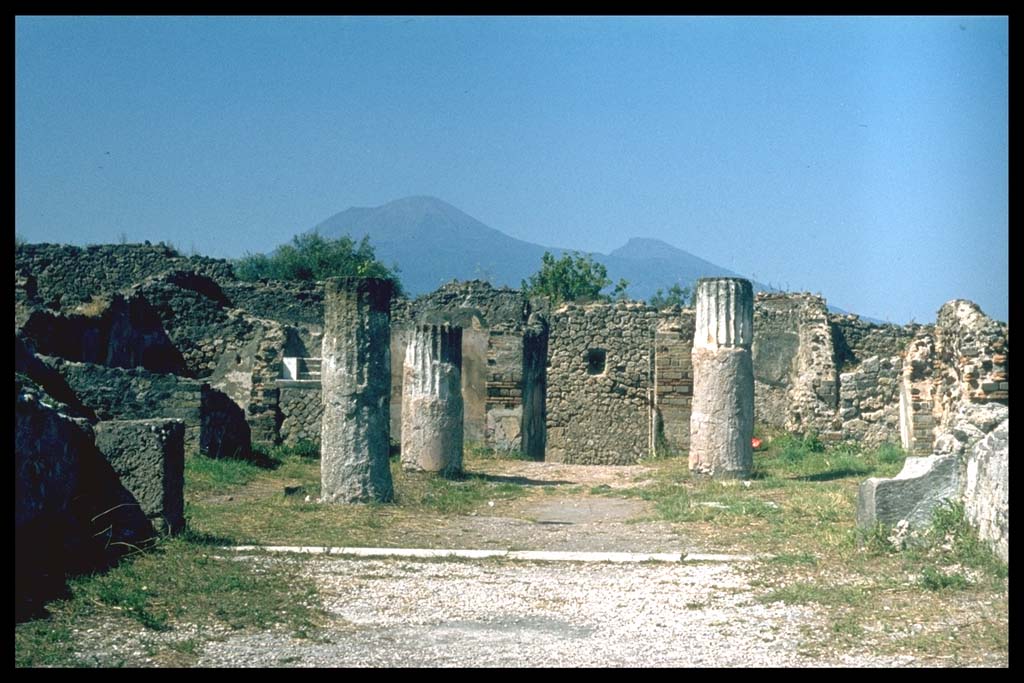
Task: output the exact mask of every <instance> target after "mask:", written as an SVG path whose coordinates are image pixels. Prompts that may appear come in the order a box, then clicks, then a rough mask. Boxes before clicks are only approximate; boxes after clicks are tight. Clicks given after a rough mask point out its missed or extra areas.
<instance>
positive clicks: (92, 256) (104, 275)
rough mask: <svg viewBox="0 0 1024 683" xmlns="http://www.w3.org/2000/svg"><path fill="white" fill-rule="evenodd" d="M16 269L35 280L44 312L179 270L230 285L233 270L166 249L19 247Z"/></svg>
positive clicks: (147, 246)
mask: <svg viewBox="0 0 1024 683" xmlns="http://www.w3.org/2000/svg"><path fill="white" fill-rule="evenodd" d="M14 269H15V272H17V273H20V274H23V275H25V274H30V275H32V276H33V277H34V278H35V281H36V288H37V290H38V297H39V299H40V301H41V303H42V304H43V305H45V306H48V307H50V308H54V309H66V308H70V307H73V306H76V305H78V304H81V303H84V302H87V301H90V300H92V298H93V297H94V296H96V295H100V294H105V293H111V292H117V291H120V290H123V289H126V288H128V287H131V286H132V285H135V284H137V283H139V282H141V281H143V280H145V279H146V278H148V277H152V276H155V275H160V274H162V273H167V272H170V271H175V270H184V271H192V272H196V273H201V274H205V275H208V276H210V277H213V278H215V279H223V280H230V279H233V278H234V273H233V270H232V268H231V264H229V263H228V262H227V261H223V260H220V259H212V258H207V257H204V256H190V257H183V256H179V255H178V254H177V252H176V251H174V250H173V249H172V248H170V247H168V246H166V245H163V244H155V245H150V244H148V243H147V244H103V245H95V246H89V247H84V248H83V247H73V246H70V245H64V244H22V245H17V246H16V247H15V252H14Z"/></svg>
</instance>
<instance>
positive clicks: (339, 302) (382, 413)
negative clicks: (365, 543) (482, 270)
mask: <svg viewBox="0 0 1024 683" xmlns="http://www.w3.org/2000/svg"><path fill="white" fill-rule="evenodd" d="M392 289H393V283H392V282H391V281H390V280H384V279H379V278H358V277H338V278H329V279H328V280H327V281H325V282H324V336H323V347H322V352H321V358H322V369H321V385H322V387H323V406H324V412H323V419H322V421H321V429H320V479H321V500H322V501H323V502H325V503H365V502H372V501H389V500H391V498H392V496H393V492H394V491H393V488H392V484H391V470H390V468H389V465H388V453H389V448H390V443H389V434H390V405H391V396H390V394H391V348H390V345H391V293H392Z"/></svg>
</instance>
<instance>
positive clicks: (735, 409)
mask: <svg viewBox="0 0 1024 683" xmlns="http://www.w3.org/2000/svg"><path fill="white" fill-rule="evenodd" d="M696 317H697V319H696V325H695V330H694V335H693V355H692V362H693V403H692V409H691V412H690V472H692V473H693V474H694V475H698V476H707V477H713V478H715V479H732V478H740V479H744V478H747V477H749V476H750V470H751V468H752V467H753V464H754V454H753V449H752V447H751V444H750V440H751V438H752V437H753V434H754V367H753V361H752V358H751V353H750V346H751V342H752V341H753V336H754V335H753V329H754V296H753V287H751V285H750V281H749V280H742V279H738V278H703V279H701V280H698V281H697V316H696Z"/></svg>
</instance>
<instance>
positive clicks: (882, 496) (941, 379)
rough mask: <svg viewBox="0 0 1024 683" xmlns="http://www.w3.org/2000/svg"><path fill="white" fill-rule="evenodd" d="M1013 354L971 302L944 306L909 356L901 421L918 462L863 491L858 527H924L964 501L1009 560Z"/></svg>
mask: <svg viewBox="0 0 1024 683" xmlns="http://www.w3.org/2000/svg"><path fill="white" fill-rule="evenodd" d="M1008 352H1009V329H1008V327H1007V326H1006V325H1005V324H1004V323H1000V322H998V321H995V320H992V319H991V318H988V317H987V316H986V315H985V314H984V313H983V312H982V311H981V309H980V308H978V306H977V305H975V304H973V303H971V302H969V301H964V300H954V301H950V302H947V303H946V304H944V305H943V306H942V308H940V309H939V313H938V318H937V320H936V324H935V327H934V329H930V328H922V329H920V330H918V334H917V336H916V337H915V338H914V339H913V340H912V341H911V342H910V344H909V347H908V349H907V352H906V358H905V362H904V367H903V372H902V378H901V379H902V381H901V388H900V417H899V419H900V428H901V437H902V441H903V445H904V447H905V448H907V449H908V450H909V451H910V452H911V455H912V456H915V457H910V458H907V462H906V464H905V465H904V468H903V471H902V472H901V473H900V474H899V475H898V476H897V477H896V478H894V479H891V480H883V479H870V480H868V481H866V482H864V483H863V484H862V485H861V492H860V498H859V501H858V523H859V524H861V525H865V524H870V523H874V522H875V521H876V520H877V521H883V522H885V523H886V524H893V523H895V522H896V521H897V520H898V519H907V520H908V521H909V522H910V523H911V525H912V526H914V525H917V526H922V525H926V524H927V523H928V522H929V521H930V514H931V513H932V512H933V511H934V509H935V507H937V506H938V505H940V504H943V503H945V502H948V501H951V500H954V499H958V500H961V501H962V502H963V504H964V511H965V515H966V517H967V519H968V521H969V522H970V523H971V524H972V525H973V526H974V527H975V528H976V529H977V531H978V534H979V537H980V538H982V539H983V540H984V541H985V542H986V543H988V544H989V546H990V547H991V548H992V550H993V551H994V552H995V553H996V554H997V555H999V556H1000V557H1001V558H1002V559H1003V560H1008V558H1009V493H1008V489H1009V459H1008V458H1009V422H1008V418H1009V408H1008V406H1007V405H1006V403H1007V399H1008V398H1009V391H1008V389H1009V383H1008V382H1009V378H1008V371H1009V362H1008ZM940 466H941V467H940ZM907 510H913V511H915V515H914V519H910V518H909V517H908V516H907V515H908V514H909V513H907V512H905V511H907ZM886 511H888V512H886ZM883 513H886V514H883Z"/></svg>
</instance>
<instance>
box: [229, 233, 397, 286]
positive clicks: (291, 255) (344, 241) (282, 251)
mask: <svg viewBox="0 0 1024 683" xmlns="http://www.w3.org/2000/svg"><path fill="white" fill-rule="evenodd" d="M235 275H236V276H237V277H238V279H240V280H249V281H252V280H261V279H268V280H309V281H316V280H324V279H326V278H329V277H338V276H345V275H354V276H359V277H379V278H386V279H389V280H392V281H394V283H395V292H396V293H401V284H400V283H399V282H398V266H392V267H391V268H388V267H387V266H385V265H384V264H382V263H381V262H380V261H378V260H377V257H376V255H375V254H374V252H373V247H372V246H371V245H370V238H369V236H366V237H363V239H362V240H360V242H359V243H358V244H356V243H355V242H354V241H353V240H352V238H350V237H340V238H338V239H336V240H332V239H330V238H325V237H322V236H321V235H320V234H319V233H315V232H314V233H307V234H304V235H296V236H295V238H294V239H292V242H291V244H282V245H281V246H280V247H278V248H277V249H275V250H274V251H273V252H271V253H270V254H269V255H267V254H246V255H245V256H243V257H242V258H240V259H239V260H237V261H235Z"/></svg>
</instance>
